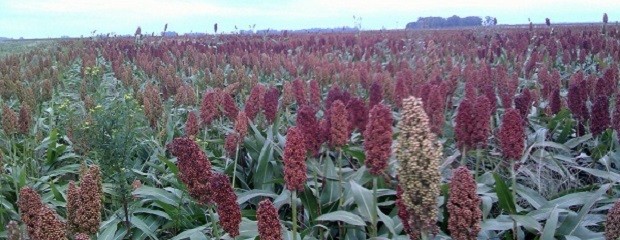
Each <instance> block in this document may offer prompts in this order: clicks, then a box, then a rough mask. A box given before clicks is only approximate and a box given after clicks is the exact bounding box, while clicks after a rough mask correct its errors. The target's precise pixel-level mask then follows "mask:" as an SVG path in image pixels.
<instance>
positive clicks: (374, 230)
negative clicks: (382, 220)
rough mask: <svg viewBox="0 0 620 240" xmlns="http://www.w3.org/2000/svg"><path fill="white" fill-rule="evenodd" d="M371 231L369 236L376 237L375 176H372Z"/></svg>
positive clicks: (377, 213) (377, 214)
mask: <svg viewBox="0 0 620 240" xmlns="http://www.w3.org/2000/svg"><path fill="white" fill-rule="evenodd" d="M372 197H373V198H372V215H371V218H372V219H371V220H372V228H371V230H372V233H371V235H370V236H371V237H377V232H378V226H377V222H378V221H377V217H379V209H378V207H377V205H378V204H377V202H378V201H379V199H377V198H378V196H377V176H372Z"/></svg>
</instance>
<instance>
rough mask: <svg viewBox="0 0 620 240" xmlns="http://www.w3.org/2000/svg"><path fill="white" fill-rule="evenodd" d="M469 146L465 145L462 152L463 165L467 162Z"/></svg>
mask: <svg viewBox="0 0 620 240" xmlns="http://www.w3.org/2000/svg"><path fill="white" fill-rule="evenodd" d="M466 160H467V148H466V147H465V146H463V152H461V166H465V164H467V161H466Z"/></svg>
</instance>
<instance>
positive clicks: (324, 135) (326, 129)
mask: <svg viewBox="0 0 620 240" xmlns="http://www.w3.org/2000/svg"><path fill="white" fill-rule="evenodd" d="M330 133H331V125H330V124H329V120H327V119H326V118H323V119H321V120H320V121H319V132H318V135H319V137H318V139H319V142H320V143H321V144H322V143H324V142H327V141H329V136H330Z"/></svg>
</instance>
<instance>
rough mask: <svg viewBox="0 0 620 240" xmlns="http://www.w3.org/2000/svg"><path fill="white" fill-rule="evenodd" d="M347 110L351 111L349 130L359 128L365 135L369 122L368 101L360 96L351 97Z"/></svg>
mask: <svg viewBox="0 0 620 240" xmlns="http://www.w3.org/2000/svg"><path fill="white" fill-rule="evenodd" d="M347 112H348V113H349V132H353V130H355V129H356V128H357V129H358V130H359V132H360V133H361V134H362V135H363V134H364V131H366V124H367V122H368V109H367V108H366V103H365V102H364V101H363V100H362V99H360V98H358V97H354V98H351V99H350V100H349V102H348V103H347Z"/></svg>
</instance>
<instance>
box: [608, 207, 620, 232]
mask: <svg viewBox="0 0 620 240" xmlns="http://www.w3.org/2000/svg"><path fill="white" fill-rule="evenodd" d="M619 237H620V201H616V203H614V206H613V207H611V209H609V212H608V213H607V221H605V239H618V238H619Z"/></svg>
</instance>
